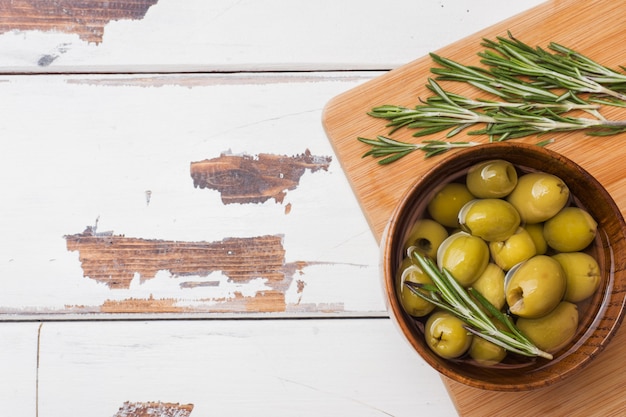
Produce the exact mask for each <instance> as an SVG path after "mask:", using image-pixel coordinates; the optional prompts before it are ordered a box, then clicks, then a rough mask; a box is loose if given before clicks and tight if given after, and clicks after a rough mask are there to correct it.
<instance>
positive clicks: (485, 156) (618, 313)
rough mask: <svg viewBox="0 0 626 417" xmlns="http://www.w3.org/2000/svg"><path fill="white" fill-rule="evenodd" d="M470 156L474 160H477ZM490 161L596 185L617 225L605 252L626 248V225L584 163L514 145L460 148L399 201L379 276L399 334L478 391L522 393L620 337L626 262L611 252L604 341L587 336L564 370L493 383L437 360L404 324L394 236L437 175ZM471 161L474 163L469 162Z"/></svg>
mask: <svg viewBox="0 0 626 417" xmlns="http://www.w3.org/2000/svg"><path fill="white" fill-rule="evenodd" d="M468 157H475V159H473V158H468ZM524 158H530V161H531V162H528V161H524V162H519V161H521V160H522V159H524ZM489 159H508V160H511V162H513V163H514V164H517V165H521V166H523V165H526V166H530V165H533V164H535V163H543V164H546V163H550V164H552V166H553V168H549V169H545V167H544V169H542V171H546V172H551V173H555V172H556V171H558V167H559V166H565V167H566V169H567V170H568V172H570V173H573V174H574V175H575V176H576V178H584V179H585V180H586V181H588V182H589V183H590V184H592V185H593V191H589V192H595V193H598V196H600V197H601V198H602V200H603V201H604V202H605V207H606V210H608V211H609V212H610V214H611V216H613V217H614V219H615V224H616V225H617V227H613V228H612V232H611V233H612V234H611V236H610V237H611V240H610V244H608V246H609V247H607V248H606V249H607V250H608V252H611V250H615V251H617V252H619V253H621V252H623V251H625V250H626V223H625V222H624V218H623V216H622V214H621V211H620V209H619V207H618V206H617V204H616V203H615V201H614V200H613V198H612V197H611V195H610V194H609V193H608V191H607V190H606V189H605V188H604V186H603V185H602V184H601V183H600V182H599V181H598V180H597V179H596V178H595V177H593V176H592V175H591V174H589V173H588V172H587V171H586V170H585V169H584V168H582V167H581V166H580V165H578V164H577V163H575V162H574V161H572V160H570V159H569V158H567V157H565V156H564V155H562V154H560V153H558V152H555V151H552V150H550V149H546V148H544V147H540V146H537V145H531V144H525V143H511V142H507V143H504V142H503V143H488V144H482V145H478V146H476V147H472V148H467V149H463V150H459V151H457V152H455V153H453V154H452V155H450V156H447V157H445V159H444V160H442V161H441V163H439V164H437V165H435V166H434V167H432V168H431V169H430V170H428V171H427V172H426V173H424V175H423V176H421V177H420V178H418V179H416V180H415V181H414V182H413V184H412V185H410V186H409V188H408V189H407V190H406V191H405V193H404V194H403V196H402V197H401V199H400V201H399V203H398V204H397V206H396V208H395V209H394V211H393V213H392V215H391V217H390V219H389V221H388V223H387V225H386V227H385V230H384V232H383V235H382V240H381V242H382V245H381V269H382V274H381V275H382V279H383V284H384V291H385V301H386V304H387V309H388V312H389V313H390V316H391V318H392V319H393V321H394V322H395V324H396V327H398V328H399V330H400V331H401V333H403V335H404V337H405V339H406V340H407V341H408V342H409V344H410V345H411V346H412V347H413V348H414V349H415V350H416V351H417V353H418V354H419V355H420V356H421V357H422V358H423V359H424V360H425V361H426V362H427V363H428V364H429V365H430V366H431V367H432V368H434V369H435V370H437V371H438V372H439V373H440V374H442V375H444V376H446V377H448V378H450V379H452V380H454V381H457V382H460V383H462V384H465V385H468V386H471V387H474V388H479V389H485V390H493V391H524V390H532V389H536V388H541V387H546V386H548V385H551V384H553V383H555V382H558V381H562V380H564V379H566V378H568V377H570V376H571V375H573V374H575V373H577V372H578V371H580V370H581V369H583V368H584V367H586V366H587V365H588V364H589V363H590V362H591V361H592V360H593V359H594V358H595V357H596V356H597V355H598V354H599V353H600V352H601V351H602V350H604V348H605V347H606V345H607V344H608V343H609V342H610V340H611V339H612V338H613V337H614V335H615V334H616V333H617V330H618V328H619V327H620V325H621V323H622V321H623V318H624V314H625V308H624V307H625V304H626V294H625V292H626V260H624V261H622V260H621V259H620V257H619V256H615V253H612V252H611V253H610V255H609V256H610V258H611V259H610V262H611V263H610V267H611V268H612V275H611V276H609V277H608V278H606V289H608V290H609V291H608V292H607V293H606V294H604V299H607V300H606V301H607V302H608V306H606V307H602V308H601V309H600V310H599V311H598V312H597V313H596V316H595V319H594V320H600V321H601V325H602V328H603V329H605V330H603V331H605V334H603V336H602V338H601V340H600V342H596V341H594V344H593V345H590V346H587V345H588V344H590V341H589V338H587V339H586V340H584V341H583V343H581V344H580V345H577V346H574V347H573V348H571V349H570V350H572V351H571V352H569V351H568V352H566V353H567V355H565V356H564V357H567V358H568V359H572V358H573V359H575V361H574V362H572V363H569V361H563V360H561V361H559V362H558V363H556V365H559V364H560V363H565V364H566V365H565V366H564V370H561V371H560V372H552V373H551V372H549V369H550V368H552V367H554V365H552V364H550V363H548V364H546V365H545V366H544V367H543V371H542V372H541V375H543V376H544V377H543V378H541V379H538V380H533V379H532V378H529V379H528V380H525V381H524V382H523V383H516V382H506V383H494V382H490V381H489V380H485V379H480V378H476V377H474V376H468V375H467V374H465V375H463V374H460V373H458V372H457V371H454V370H452V369H451V367H450V365H449V364H447V363H445V360H443V359H441V358H439V357H437V356H436V355H435V354H434V353H433V352H432V351H430V349H429V348H428V347H426V346H425V345H424V344H422V343H423V342H420V341H417V340H416V339H415V337H413V336H414V334H413V330H412V329H410V328H409V327H408V325H407V323H406V322H403V320H405V321H406V320H407V319H410V316H408V315H407V314H406V313H404V311H403V309H402V307H401V305H400V303H399V301H398V299H397V298H396V295H395V288H394V281H395V277H394V275H395V271H394V268H393V267H392V262H391V261H392V258H393V259H396V254H397V246H398V242H397V240H398V239H394V236H395V235H396V234H397V232H398V230H397V229H398V228H399V227H401V226H402V225H401V223H402V219H403V218H404V216H406V215H407V213H411V212H412V211H413V210H412V207H413V205H414V203H415V201H416V200H418V199H419V196H418V195H417V194H418V193H419V190H421V189H423V188H424V187H426V188H427V189H431V188H432V187H435V186H436V185H437V184H436V183H437V182H439V183H441V181H440V180H437V178H439V175H441V174H445V173H446V170H447V169H449V168H448V167H450V166H453V167H456V166H457V165H458V166H463V167H464V168H469V166H471V165H473V163H476V162H479V161H484V160H489ZM470 160H471V162H469V161H470ZM516 161H517V162H516ZM450 175H452V174H449V176H450ZM563 179H564V181H565V182H566V183H568V182H570V183H571V181H572V180H571V179H570V178H563ZM569 185H570V184H568V186H569ZM429 187H430V188H429ZM599 226H602V228H603V227H604V226H605V224H599ZM599 229H600V228H599ZM608 239H609V237H607V242H608ZM603 301H604V300H603ZM607 311H608V312H610V313H611V314H613V316H606V313H607ZM596 327H597V326H596ZM594 332H595V330H594ZM581 347H585V348H586V349H585V353H584V355H583V354H582V352H581V354H580V355H577V354H576V353H577V351H578V349H579V348H581ZM467 366H471V365H467Z"/></svg>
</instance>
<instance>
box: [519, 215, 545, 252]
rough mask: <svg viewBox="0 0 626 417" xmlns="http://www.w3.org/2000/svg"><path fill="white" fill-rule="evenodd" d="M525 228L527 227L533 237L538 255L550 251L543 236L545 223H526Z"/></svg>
mask: <svg viewBox="0 0 626 417" xmlns="http://www.w3.org/2000/svg"><path fill="white" fill-rule="evenodd" d="M524 229H526V231H527V232H528V234H529V235H530V237H531V238H532V240H533V243H534V244H535V252H537V255H544V254H545V253H546V252H547V251H548V244H547V243H546V239H545V238H544V237H543V223H532V224H526V225H524Z"/></svg>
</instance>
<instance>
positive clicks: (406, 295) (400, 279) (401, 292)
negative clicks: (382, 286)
mask: <svg viewBox="0 0 626 417" xmlns="http://www.w3.org/2000/svg"><path fill="white" fill-rule="evenodd" d="M406 282H415V283H418V284H431V285H432V284H433V281H432V280H431V279H430V277H429V276H428V274H425V273H424V272H423V271H422V269H421V268H420V267H419V266H417V265H415V264H414V263H413V261H412V260H411V258H404V260H403V261H402V264H401V265H400V269H399V270H398V273H397V274H396V291H397V293H398V297H399V298H400V304H402V308H403V309H404V311H406V312H407V314H409V315H411V316H413V317H423V316H425V315H427V314H429V313H430V312H431V311H433V309H434V308H435V305H434V304H432V303H430V302H428V301H426V300H424V299H423V298H421V297H420V296H419V295H416V294H415V293H414V292H413V291H411V290H410V289H409V288H408V287H407V286H406V285H405V283H406ZM418 291H419V290H418Z"/></svg>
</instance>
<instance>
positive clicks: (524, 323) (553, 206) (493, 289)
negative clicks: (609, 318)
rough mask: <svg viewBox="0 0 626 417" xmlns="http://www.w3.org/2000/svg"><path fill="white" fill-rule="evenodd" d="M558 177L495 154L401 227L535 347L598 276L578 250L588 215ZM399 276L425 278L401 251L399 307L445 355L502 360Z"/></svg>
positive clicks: (544, 346)
mask: <svg viewBox="0 0 626 417" xmlns="http://www.w3.org/2000/svg"><path fill="white" fill-rule="evenodd" d="M574 201H575V199H574V198H573V196H571V195H570V191H569V188H568V187H567V185H566V183H565V182H564V181H563V180H562V179H561V178H559V177H557V176H555V175H552V174H549V173H545V172H536V171H528V170H523V169H522V168H520V167H516V166H514V165H513V164H512V163H510V162H508V161H506V160H502V159H497V160H488V161H484V162H480V163H478V164H476V165H474V166H472V167H471V168H470V169H469V170H468V171H467V172H466V173H464V174H463V175H462V176H461V177H460V178H458V179H457V180H455V181H453V182H449V183H447V184H445V185H443V186H442V187H441V188H440V189H439V190H438V191H437V192H436V193H435V194H434V195H433V196H432V198H431V200H430V201H429V203H428V205H427V208H426V214H425V215H424V216H423V217H421V218H420V219H418V220H417V221H416V222H415V224H414V225H413V227H412V229H411V230H410V231H409V232H408V234H407V237H406V240H405V243H404V250H405V253H406V251H407V249H408V248H409V247H415V248H416V249H417V250H418V251H419V252H420V253H422V254H423V255H426V256H428V257H430V258H431V259H433V260H436V263H437V265H438V267H439V268H441V269H443V268H446V269H448V270H449V271H450V272H451V273H452V275H453V276H454V277H455V279H456V280H457V281H458V282H459V283H460V284H461V285H462V286H464V287H466V288H468V287H473V288H474V289H475V290H477V291H478V292H480V293H481V294H482V295H483V296H484V297H485V298H486V299H487V300H489V302H491V304H493V305H494V306H495V307H496V308H497V309H500V310H501V311H503V312H506V313H508V314H510V315H511V317H512V318H513V319H514V320H515V323H516V325H517V327H518V328H519V329H520V330H521V331H522V332H523V333H524V334H525V335H526V336H527V337H528V338H529V339H530V340H531V341H532V342H533V343H534V344H535V345H536V346H537V347H539V348H540V349H541V350H544V351H546V352H554V351H557V350H558V349H560V348H561V347H563V346H564V345H566V344H567V343H569V342H570V341H571V340H572V339H573V338H574V336H575V334H576V331H577V328H578V323H579V311H578V307H579V303H581V302H582V301H584V300H586V299H588V298H589V297H591V296H592V295H593V294H594V293H595V291H596V290H597V289H598V287H599V284H600V280H601V279H600V278H601V277H600V268H599V265H598V262H597V261H596V259H595V258H594V257H593V256H592V255H590V254H589V251H586V249H588V248H589V247H590V245H591V243H592V242H593V241H594V240H595V237H596V231H597V223H596V221H595V220H594V219H593V218H592V216H591V215H590V214H589V213H588V212H587V211H586V210H585V209H584V208H582V207H580V206H577V205H576V204H575V203H574ZM407 281H412V282H417V283H423V284H427V283H428V284H430V283H432V282H431V280H430V278H429V277H428V275H427V274H425V273H424V272H422V270H421V269H420V268H419V266H417V265H416V264H415V262H414V261H413V260H412V258H410V257H408V256H407V257H405V258H404V260H403V261H402V265H400V268H399V269H398V274H397V278H396V289H397V293H398V297H399V300H400V302H401V304H402V306H403V308H404V310H405V311H406V312H407V314H409V315H411V316H412V317H414V318H416V319H417V320H420V321H421V322H422V323H423V326H424V335H425V338H426V343H427V345H428V346H429V347H430V348H431V349H432V350H433V351H434V352H435V353H436V354H437V355H439V356H441V357H443V358H447V359H459V358H463V359H465V358H467V359H468V360H470V361H471V362H473V363H476V364H479V365H481V366H494V365H496V364H499V363H501V362H502V361H503V360H504V359H505V357H507V352H506V351H505V350H504V349H503V348H501V347H499V346H497V345H494V344H493V343H491V342H489V341H487V340H485V339H482V338H480V337H477V336H473V335H472V334H471V333H469V332H468V331H467V330H466V329H465V328H464V327H463V323H462V322H461V320H460V319H458V318H456V317H455V316H453V315H452V314H450V313H448V312H446V311H441V310H439V309H436V308H435V306H434V305H433V304H431V303H429V302H428V301H425V300H423V299H422V298H420V297H419V296H417V295H415V294H414V293H413V292H412V291H410V290H409V289H408V288H407V287H406V286H405V285H404V283H405V282H407Z"/></svg>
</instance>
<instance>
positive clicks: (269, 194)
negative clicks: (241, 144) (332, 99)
mask: <svg viewBox="0 0 626 417" xmlns="http://www.w3.org/2000/svg"><path fill="white" fill-rule="evenodd" d="M331 161H332V157H330V156H326V157H323V156H316V155H311V151H310V150H308V149H307V150H306V151H305V152H304V153H302V154H300V155H293V156H288V155H270V154H260V155H256V156H251V155H228V154H221V155H220V156H219V157H217V158H212V159H205V160H204V161H197V162H192V163H191V167H190V171H191V178H193V186H194V187H197V188H201V189H202V188H208V189H213V190H217V191H218V192H219V193H220V195H221V196H222V202H223V203H224V204H234V203H239V204H249V203H263V202H265V201H267V200H270V199H273V200H274V201H276V202H277V203H282V202H283V200H284V198H285V195H286V194H287V192H288V191H290V190H295V189H296V187H297V186H298V183H299V182H300V177H302V175H303V174H304V173H305V171H307V170H309V171H311V172H315V171H317V170H320V169H323V170H325V171H328V166H329V165H330V162H331Z"/></svg>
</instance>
